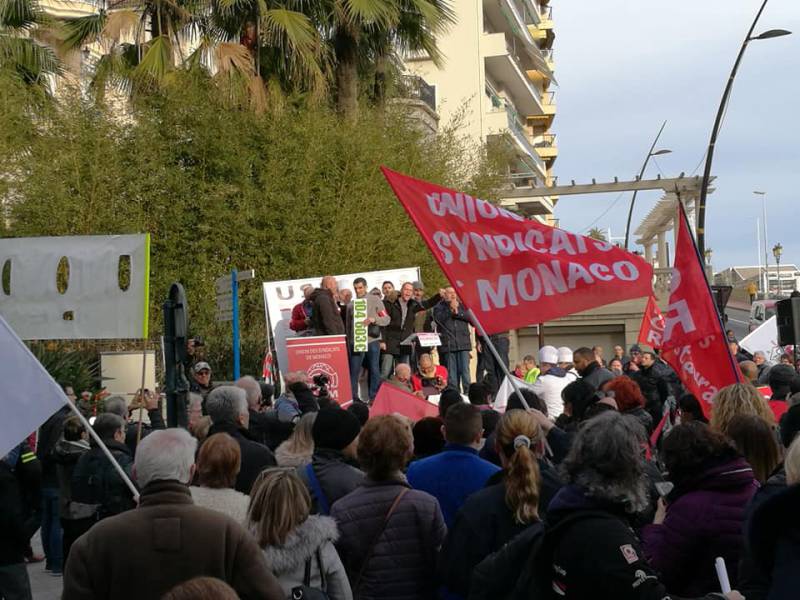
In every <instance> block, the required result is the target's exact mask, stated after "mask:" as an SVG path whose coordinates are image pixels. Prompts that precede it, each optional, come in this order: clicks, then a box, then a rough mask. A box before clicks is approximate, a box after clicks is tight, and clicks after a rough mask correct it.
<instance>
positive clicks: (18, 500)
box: [0, 444, 42, 566]
mask: <svg viewBox="0 0 800 600" xmlns="http://www.w3.org/2000/svg"><path fill="white" fill-rule="evenodd" d="M9 459H10V460H9V461H6V460H5V459H3V458H0V566H6V565H16V564H20V563H22V562H23V561H24V560H25V558H24V553H25V549H26V548H27V547H28V543H29V542H30V539H31V536H32V535H33V534H34V533H36V530H37V529H38V528H39V525H40V524H41V513H40V512H39V511H38V510H30V503H36V504H35V506H40V505H41V503H42V497H41V482H42V465H41V463H40V462H39V461H38V460H36V459H35V458H34V457H33V454H32V453H31V452H30V450H29V449H28V446H27V444H20V446H18V447H17V448H15V449H14V450H12V451H11V452H10V453H9ZM9 462H13V463H14V464H13V465H12V464H9Z"/></svg>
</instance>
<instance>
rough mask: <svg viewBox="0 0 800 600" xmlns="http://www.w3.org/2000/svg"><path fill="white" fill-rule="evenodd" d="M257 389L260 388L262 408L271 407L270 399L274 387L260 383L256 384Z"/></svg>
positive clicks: (273, 392)
mask: <svg viewBox="0 0 800 600" xmlns="http://www.w3.org/2000/svg"><path fill="white" fill-rule="evenodd" d="M258 387H260V388H261V404H262V405H264V406H272V397H273V396H274V395H275V386H274V385H271V384H269V383H264V382H263V381H260V382H259V383H258Z"/></svg>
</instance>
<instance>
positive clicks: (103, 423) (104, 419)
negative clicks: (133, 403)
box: [92, 413, 125, 441]
mask: <svg viewBox="0 0 800 600" xmlns="http://www.w3.org/2000/svg"><path fill="white" fill-rule="evenodd" d="M92 429H94V432H95V433H96V434H97V436H98V437H99V438H100V439H101V440H103V441H105V440H110V439H113V438H114V434H115V433H117V432H118V431H119V430H120V429H121V430H122V431H125V419H123V418H122V417H120V416H119V415H115V414H113V413H101V414H100V415H98V417H97V418H96V419H95V420H94V425H92Z"/></svg>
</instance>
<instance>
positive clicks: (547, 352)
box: [539, 346, 558, 365]
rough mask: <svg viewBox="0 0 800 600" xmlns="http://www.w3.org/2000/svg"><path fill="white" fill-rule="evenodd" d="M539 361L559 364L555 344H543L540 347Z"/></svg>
mask: <svg viewBox="0 0 800 600" xmlns="http://www.w3.org/2000/svg"><path fill="white" fill-rule="evenodd" d="M539 362H540V363H547V364H549V365H557V364H558V350H556V348H555V346H542V347H541V348H539Z"/></svg>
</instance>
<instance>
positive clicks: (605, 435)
mask: <svg viewBox="0 0 800 600" xmlns="http://www.w3.org/2000/svg"><path fill="white" fill-rule="evenodd" d="M645 440H646V433H645V430H644V427H642V425H641V424H640V423H639V422H638V421H637V420H636V418H635V417H630V416H626V415H621V414H619V413H618V412H605V413H602V414H600V415H598V416H596V417H594V418H591V419H589V420H588V421H585V422H584V423H583V425H582V426H581V428H580V430H579V431H578V434H577V435H576V436H575V440H574V441H573V443H572V448H571V449H570V451H569V453H568V454H567V457H566V458H565V459H564V462H563V463H562V464H561V469H562V473H563V475H564V482H565V483H567V484H575V485H577V486H580V487H582V488H585V489H586V490H587V492H588V495H589V496H590V497H592V498H597V499H598V500H604V501H608V502H613V503H615V504H622V505H623V506H624V507H625V510H626V511H627V512H629V513H636V512H641V511H643V510H644V509H646V508H647V507H648V505H649V502H650V501H649V497H648V493H647V479H646V475H645V472H644V450H643V444H644V443H646V442H645Z"/></svg>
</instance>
